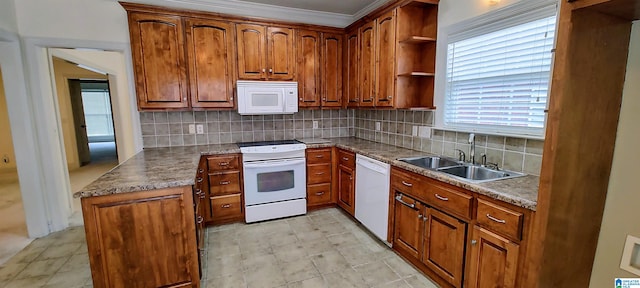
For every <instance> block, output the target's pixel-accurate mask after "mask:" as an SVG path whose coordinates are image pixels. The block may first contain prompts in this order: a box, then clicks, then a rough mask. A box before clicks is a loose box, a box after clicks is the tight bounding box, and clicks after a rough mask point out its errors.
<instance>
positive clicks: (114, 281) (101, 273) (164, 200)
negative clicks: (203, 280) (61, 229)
mask: <svg viewBox="0 0 640 288" xmlns="http://www.w3.org/2000/svg"><path fill="white" fill-rule="evenodd" d="M191 193H192V191H191V186H188V187H177V188H169V189H162V190H151V191H144V192H135V193H123V194H113V195H107V196H101V197H89V198H83V199H82V211H83V213H82V215H83V217H84V223H85V230H86V234H87V248H88V251H89V261H90V263H91V276H92V278H93V287H97V288H103V287H105V288H106V287H197V286H198V282H199V279H198V278H199V275H198V255H197V253H198V252H197V247H196V239H195V238H196V232H195V219H194V213H193V212H194V211H193V205H192V203H193V199H192V194H191Z"/></svg>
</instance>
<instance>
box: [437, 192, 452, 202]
mask: <svg viewBox="0 0 640 288" xmlns="http://www.w3.org/2000/svg"><path fill="white" fill-rule="evenodd" d="M434 196H436V198H438V199H440V200H442V201H449V198H447V197H442V196H440V195H438V193H436V194H435V195H434Z"/></svg>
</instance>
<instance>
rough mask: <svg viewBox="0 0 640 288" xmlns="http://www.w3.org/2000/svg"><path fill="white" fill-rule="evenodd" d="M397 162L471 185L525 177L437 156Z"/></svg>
mask: <svg viewBox="0 0 640 288" xmlns="http://www.w3.org/2000/svg"><path fill="white" fill-rule="evenodd" d="M398 160H399V161H402V162H405V163H409V164H411V165H415V166H418V167H421V168H425V169H430V170H435V171H439V172H443V173H446V174H449V175H451V176H454V177H456V178H459V179H462V180H466V181H469V182H473V183H481V182H489V181H495V180H503V179H510V178H516V177H521V176H524V175H525V174H522V173H518V172H512V171H500V170H494V169H490V168H487V167H484V166H480V165H473V164H470V163H464V162H461V161H455V160H452V159H447V158H442V157H438V156H423V157H411V158H401V159H398Z"/></svg>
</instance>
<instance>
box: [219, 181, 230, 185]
mask: <svg viewBox="0 0 640 288" xmlns="http://www.w3.org/2000/svg"><path fill="white" fill-rule="evenodd" d="M229 184H231V181H220V185H229Z"/></svg>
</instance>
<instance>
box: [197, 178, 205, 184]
mask: <svg viewBox="0 0 640 288" xmlns="http://www.w3.org/2000/svg"><path fill="white" fill-rule="evenodd" d="M202 180H204V179H202V177H198V179H196V181H198V183H202Z"/></svg>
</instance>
